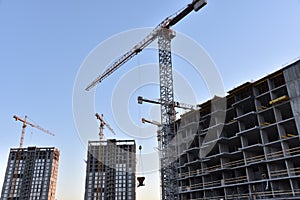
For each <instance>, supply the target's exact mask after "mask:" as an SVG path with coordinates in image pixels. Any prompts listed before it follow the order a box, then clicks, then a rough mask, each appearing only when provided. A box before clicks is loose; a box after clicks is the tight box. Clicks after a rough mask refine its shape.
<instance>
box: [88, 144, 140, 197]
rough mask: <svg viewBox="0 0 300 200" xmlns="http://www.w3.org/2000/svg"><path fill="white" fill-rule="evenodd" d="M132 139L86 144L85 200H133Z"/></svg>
mask: <svg viewBox="0 0 300 200" xmlns="http://www.w3.org/2000/svg"><path fill="white" fill-rule="evenodd" d="M135 164H136V144H135V141H134V140H105V141H101V142H100V141H90V142H89V143H88V153H87V167H86V182H85V195H84V199H85V200H94V199H96V200H99V199H101V200H135V199H136V192H135V172H136V165H135Z"/></svg>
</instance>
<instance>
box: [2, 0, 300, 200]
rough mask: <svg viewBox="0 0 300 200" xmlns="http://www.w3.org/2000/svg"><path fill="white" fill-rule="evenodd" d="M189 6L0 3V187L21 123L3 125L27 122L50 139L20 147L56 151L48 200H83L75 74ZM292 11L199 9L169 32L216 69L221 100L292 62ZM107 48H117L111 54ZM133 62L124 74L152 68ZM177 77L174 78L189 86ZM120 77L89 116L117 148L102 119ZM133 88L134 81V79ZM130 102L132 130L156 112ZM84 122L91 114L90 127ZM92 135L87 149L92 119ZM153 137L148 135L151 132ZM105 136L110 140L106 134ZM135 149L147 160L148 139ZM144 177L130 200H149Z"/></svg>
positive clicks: (296, 23) (237, 3)
mask: <svg viewBox="0 0 300 200" xmlns="http://www.w3.org/2000/svg"><path fill="white" fill-rule="evenodd" d="M188 3H190V1H188V0H184V1H176V2H173V1H159V0H152V1H139V0H130V1H100V0H90V1H82V0H76V1H71V0H65V1H57V0H53V1H38V0H26V1H18V0H9V1H8V0H1V1H0V66H1V75H0V76H1V78H0V91H1V101H0V102H1V104H0V110H1V112H0V113H1V115H0V138H1V140H0V187H1V188H2V183H3V178H4V173H5V168H6V161H7V156H8V152H9V148H11V147H17V146H18V144H19V138H20V134H21V123H20V122H15V121H14V119H13V118H12V116H13V115H14V114H16V115H19V116H20V117H23V116H24V115H28V116H29V117H30V118H31V119H33V120H34V121H33V122H35V123H37V124H39V125H41V126H42V127H44V128H46V129H49V130H50V131H51V132H54V133H55V134H56V136H55V137H51V136H48V135H46V134H44V133H43V132H40V131H38V130H36V129H32V128H29V127H28V128H27V130H26V136H25V146H30V145H37V146H56V147H58V148H59V149H60V151H61V161H60V168H59V178H58V185H57V199H64V200H73V199H83V195H84V180H85V177H84V176H85V163H84V161H83V159H85V158H86V147H85V145H86V142H85V141H84V140H82V139H81V138H80V133H78V132H77V129H76V124H75V122H74V119H73V107H72V95H73V89H74V84H75V82H76V77H77V75H78V73H79V71H80V66H82V63H83V62H84V60H85V58H87V57H88V55H90V52H91V51H92V50H93V49H94V48H95V47H96V46H97V45H98V44H99V43H101V42H103V41H105V40H106V39H108V38H110V37H111V36H113V35H116V34H118V33H120V32H124V31H128V30H131V29H135V28H144V27H155V26H156V25H157V24H159V23H160V22H161V21H162V20H163V19H165V18H166V17H167V16H169V15H171V14H173V13H174V12H175V11H177V10H179V9H180V8H182V7H184V6H185V5H187V4H188ZM299 10H300V1H299V0H287V1H280V0H264V1H261V0H252V1H241V0H228V1H219V0H208V5H207V6H205V7H204V8H203V9H202V10H200V12H198V13H191V14H190V15H189V16H187V17H186V18H185V19H183V20H182V21H181V22H179V23H178V24H177V25H176V26H174V27H173V29H175V30H176V31H177V32H181V33H183V34H185V35H187V36H189V37H191V38H192V39H193V40H195V41H196V42H197V43H198V44H200V45H201V46H202V47H203V49H204V50H205V51H206V52H207V53H208V54H209V55H210V57H211V59H212V60H213V61H214V63H215V64H216V67H217V69H218V71H219V73H220V76H221V77H222V80H223V84H224V88H225V90H226V91H228V90H230V89H232V88H234V87H236V86H238V85H239V84H241V83H243V82H246V81H251V80H257V79H258V78H260V77H263V76H265V75H267V74H268V73H271V72H273V71H275V70H277V69H279V68H280V67H281V66H282V65H284V64H286V63H288V62H290V61H292V60H294V59H296V58H297V57H299V56H300V37H299V35H300V20H299V19H300V12H299ZM137 42H139V40H137ZM111 48H112V49H113V48H118V45H117V44H116V45H115V46H114V47H111ZM129 48H131V46H128V49H129ZM112 49H108V51H111V50H112ZM103 54H104V55H103V56H104V57H105V56H106V55H105V53H103ZM139 56H140V57H138V58H134V59H133V61H132V62H130V63H128V64H127V66H126V67H125V66H124V72H125V71H126V70H130V69H132V68H133V67H134V66H137V65H141V64H146V63H149V62H152V63H154V62H156V61H157V56H156V52H151V50H149V51H146V52H145V53H144V54H143V53H141V54H140V55H139ZM175 61H176V62H175ZM174 62H175V63H174V68H175V69H176V65H177V66H178V65H179V64H180V65H184V62H183V61H180V60H178V61H177V59H174ZM178 70H179V72H180V69H179V68H178ZM99 73H100V72H99ZM186 73H187V74H186ZM186 73H182V74H184V75H186V76H188V75H189V74H188V72H186ZM96 75H97V74H95V77H96ZM120 75H121V74H116V75H115V76H114V77H109V78H108V79H107V80H105V83H103V85H101V86H98V87H97V91H96V95H95V99H96V101H95V112H99V113H104V115H105V117H106V119H107V120H108V121H109V123H110V125H111V127H112V128H113V129H114V130H115V131H116V132H117V133H119V135H118V136H117V138H128V136H126V135H125V134H123V133H122V130H121V129H120V127H119V126H118V125H117V124H118V122H116V121H115V119H114V117H113V116H112V114H111V105H110V101H111V99H110V97H111V96H112V94H111V91H112V90H113V89H114V86H115V80H118V78H120ZM190 76H192V74H190ZM140 79H143V76H142V75H141V77H140ZM91 81H92V80H91ZM199 84H203V80H199ZM191 87H192V88H195V89H196V91H197V94H196V97H197V99H196V100H197V102H198V103H200V102H201V101H203V100H206V99H209V98H210V97H211V96H210V95H209V94H208V93H207V91H204V92H203V93H201V90H200V91H199V90H197V87H199V86H198V85H192V86H191ZM201 87H202V86H201ZM204 88H205V87H204ZM175 91H176V88H175ZM139 92H140V93H142V94H145V95H147V96H145V97H149V98H157V97H158V94H155V93H156V92H157V87H155V86H153V87H143V88H141V90H140V91H136V92H134V95H138V94H139ZM100 93H101V94H100ZM178 93H180V91H178ZM134 95H133V96H134ZM104 99H105V100H104ZM129 102H130V105H129V107H130V108H132V116H131V117H132V119H133V120H138V119H139V117H140V115H141V113H142V114H143V113H146V112H149V109H156V111H155V112H156V113H157V111H158V110H157V108H149V106H147V105H145V107H143V108H138V110H134V108H136V107H135V104H134V103H135V102H133V100H130V101H129ZM82 109H84V106H83V108H82ZM93 115H94V112H91V119H92V118H93V117H94V116H93ZM136 115H138V117H136ZM155 120H159V117H157V118H156V119H155ZM136 123H137V124H139V122H136ZM92 125H93V127H90V129H89V130H87V132H89V134H90V136H91V138H90V139H91V140H94V139H97V137H98V136H97V133H98V129H97V123H96V120H95V119H94V121H93V124H92ZM152 131H155V128H154V127H152ZM93 133H95V134H94V136H93ZM107 135H108V136H107V137H111V135H110V134H109V132H108V131H107ZM137 143H138V145H139V144H142V145H143V146H145V151H154V150H153V147H155V145H156V142H155V137H154V138H151V139H149V141H148V140H145V139H143V140H139V141H138V142H137ZM147 176H148V177H147V179H146V181H147V182H146V183H147V185H146V187H144V188H138V189H137V194H138V197H139V198H140V199H145V200H147V199H158V197H159V193H158V191H159V182H158V180H157V173H152V174H148V175H147Z"/></svg>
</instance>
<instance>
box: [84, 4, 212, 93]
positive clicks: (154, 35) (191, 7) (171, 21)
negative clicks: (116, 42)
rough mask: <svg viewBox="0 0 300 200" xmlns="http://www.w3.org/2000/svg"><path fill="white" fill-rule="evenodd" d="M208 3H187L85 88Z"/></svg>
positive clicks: (108, 73)
mask: <svg viewBox="0 0 300 200" xmlns="http://www.w3.org/2000/svg"><path fill="white" fill-rule="evenodd" d="M206 4H207V2H206V0H194V1H193V2H192V3H191V4H189V5H187V7H186V8H185V9H184V10H183V11H181V12H180V13H179V14H177V15H175V16H174V17H167V18H166V19H165V20H164V21H162V22H161V23H160V24H159V25H158V26H157V27H156V28H154V29H153V31H152V32H151V33H150V34H148V35H147V36H146V37H145V38H144V39H143V40H142V41H140V42H139V43H138V44H137V45H135V46H134V47H133V48H132V49H131V50H129V51H128V52H126V53H125V54H123V55H122V56H121V57H120V58H119V59H118V60H117V61H115V62H114V63H113V64H112V65H110V66H108V68H107V70H106V71H105V72H103V73H102V74H101V75H100V76H98V77H97V78H96V79H95V80H94V81H93V82H91V83H90V84H89V85H88V86H87V87H86V89H85V90H87V91H89V90H90V89H92V88H93V87H94V86H96V85H97V84H98V83H100V82H102V81H103V80H104V79H105V78H106V77H108V76H109V75H110V74H112V73H113V72H114V71H116V70H117V69H118V68H119V67H121V66H122V65H123V64H125V63H126V62H127V61H129V60H130V59H131V58H133V57H134V56H136V55H137V54H138V53H139V52H141V51H142V50H143V49H144V48H146V47H147V46H148V45H149V44H151V43H152V42H153V41H154V40H155V39H156V38H157V37H158V35H159V33H160V32H161V30H163V29H169V28H170V27H171V26H173V25H175V24H176V23H177V22H179V21H180V20H181V19H182V18H184V17H185V16H186V15H188V14H189V13H190V12H191V11H193V10H195V11H198V10H199V9H201V8H202V7H203V6H205V5H206Z"/></svg>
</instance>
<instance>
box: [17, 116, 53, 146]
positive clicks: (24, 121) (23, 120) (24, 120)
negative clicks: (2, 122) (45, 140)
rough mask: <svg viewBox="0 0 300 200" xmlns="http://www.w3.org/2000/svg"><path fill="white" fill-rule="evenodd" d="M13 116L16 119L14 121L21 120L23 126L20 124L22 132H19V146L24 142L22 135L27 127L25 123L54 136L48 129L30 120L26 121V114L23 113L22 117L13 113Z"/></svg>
mask: <svg viewBox="0 0 300 200" xmlns="http://www.w3.org/2000/svg"><path fill="white" fill-rule="evenodd" d="M13 118H14V119H15V120H16V121H20V122H23V126H22V134H21V139H20V145H19V148H22V147H23V143H24V136H25V129H26V127H27V124H28V125H30V126H31V127H34V128H37V129H39V130H40V131H43V132H44V133H47V134H49V135H52V136H54V134H53V133H51V132H50V131H48V130H46V129H44V128H42V127H40V126H39V125H36V124H32V123H30V122H28V121H27V116H26V115H25V117H24V119H22V118H20V117H18V116H16V115H14V116H13Z"/></svg>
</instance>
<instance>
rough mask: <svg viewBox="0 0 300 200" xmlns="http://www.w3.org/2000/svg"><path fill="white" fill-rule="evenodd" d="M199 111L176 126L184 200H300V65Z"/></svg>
mask: <svg viewBox="0 0 300 200" xmlns="http://www.w3.org/2000/svg"><path fill="white" fill-rule="evenodd" d="M225 103H226V105H225ZM224 105H225V106H224ZM200 107H201V109H200V110H198V111H192V112H189V113H186V114H184V115H183V116H182V118H181V119H180V120H178V121H177V129H178V133H177V134H178V136H179V137H180V138H179V139H178V141H180V142H178V146H179V152H180V156H179V159H178V160H179V167H178V173H179V179H178V181H179V188H178V191H179V196H180V198H181V200H187V199H199V200H200V199H207V200H208V199H209V200H212V199H245V200H246V199H282V200H286V199H300V136H299V133H300V60H298V61H296V62H293V63H291V64H289V65H288V66H286V67H283V68H282V69H280V70H278V71H276V72H274V73H272V74H269V75H268V76H265V77H263V78H261V79H259V80H257V81H255V82H251V83H250V82H247V83H245V84H243V85H241V86H239V87H236V88H235V89H233V90H231V91H229V92H228V95H227V96H226V98H218V97H215V98H213V99H211V100H209V101H207V102H205V103H203V104H202V105H200Z"/></svg>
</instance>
